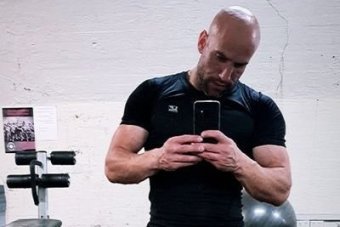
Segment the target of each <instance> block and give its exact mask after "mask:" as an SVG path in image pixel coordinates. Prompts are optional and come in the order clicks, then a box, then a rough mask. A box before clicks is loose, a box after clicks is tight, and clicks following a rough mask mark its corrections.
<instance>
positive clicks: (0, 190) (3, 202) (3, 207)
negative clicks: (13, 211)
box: [0, 185, 6, 226]
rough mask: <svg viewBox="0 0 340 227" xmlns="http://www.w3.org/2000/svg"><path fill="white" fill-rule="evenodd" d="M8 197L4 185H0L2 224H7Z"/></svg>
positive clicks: (0, 217)
mask: <svg viewBox="0 0 340 227" xmlns="http://www.w3.org/2000/svg"><path fill="white" fill-rule="evenodd" d="M5 212H6V197H5V190H4V186H3V185H0V226H4V225H5V217H6V216H5Z"/></svg>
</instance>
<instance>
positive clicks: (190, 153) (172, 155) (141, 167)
mask: <svg viewBox="0 0 340 227" xmlns="http://www.w3.org/2000/svg"><path fill="white" fill-rule="evenodd" d="M147 137H148V132H147V131H146V130H145V129H144V128H142V127H139V126H135V125H124V124H122V125H120V126H119V127H118V129H117V131H116V132H115V134H114V135H113V138H112V141H111V145H110V148H109V151H108V153H107V156H106V159H105V175H106V177H107V178H108V180H109V181H111V182H113V183H123V184H132V183H139V182H141V181H143V180H145V179H146V178H148V177H150V176H152V175H154V174H155V173H157V172H158V171H159V170H165V171H174V170H176V169H179V168H182V167H185V166H190V165H194V164H196V163H197V162H199V161H201V160H202V159H201V158H199V157H197V155H196V154H197V153H200V152H202V151H203V150H204V148H203V146H202V145H201V144H200V142H202V138H201V137H200V136H196V135H181V136H176V137H172V138H169V139H168V140H167V141H166V142H165V143H164V145H163V146H162V147H160V148H155V149H152V150H150V151H147V152H144V153H138V152H139V151H140V150H141V149H142V147H143V146H144V143H145V141H146V139H147Z"/></svg>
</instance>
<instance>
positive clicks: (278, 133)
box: [253, 93, 286, 147]
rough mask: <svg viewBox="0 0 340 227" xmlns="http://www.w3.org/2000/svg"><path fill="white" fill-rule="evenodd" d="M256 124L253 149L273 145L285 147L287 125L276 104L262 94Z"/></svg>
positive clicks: (258, 104)
mask: <svg viewBox="0 0 340 227" xmlns="http://www.w3.org/2000/svg"><path fill="white" fill-rule="evenodd" d="M255 116H256V121H255V122H256V123H255V134H254V141H253V147H256V146H260V145H266V144H273V145H280V146H286V145H285V142H286V141H285V135H286V124H285V120H284V118H283V115H282V113H281V111H280V109H279V108H278V106H277V105H276V104H275V102H274V101H273V100H272V99H271V98H269V97H268V96H266V95H263V94H261V93H260V96H259V99H258V102H257V103H256V115H255Z"/></svg>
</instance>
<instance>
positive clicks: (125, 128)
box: [109, 124, 148, 155]
mask: <svg viewBox="0 0 340 227" xmlns="http://www.w3.org/2000/svg"><path fill="white" fill-rule="evenodd" d="M147 136H148V132H147V131H146V130H145V129H144V128H142V127H139V126H136V125H125V124H121V125H120V126H119V127H118V128H117V130H116V132H115V133H114V135H113V137H112V140H111V144H110V148H109V155H115V154H120V153H121V152H124V153H126V154H134V153H138V152H139V151H140V150H141V149H142V148H143V146H144V143H145V141H146V139H147Z"/></svg>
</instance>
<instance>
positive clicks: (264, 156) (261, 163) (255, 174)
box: [235, 145, 292, 205]
mask: <svg viewBox="0 0 340 227" xmlns="http://www.w3.org/2000/svg"><path fill="white" fill-rule="evenodd" d="M253 154H254V160H255V161H253V160H251V159H250V158H248V157H247V156H245V155H244V154H243V153H242V154H241V155H240V158H239V165H238V166H239V168H237V169H236V171H235V176H236V178H237V179H238V180H239V181H240V182H241V184H242V185H243V186H244V187H245V189H246V190H247V192H248V193H249V194H250V195H252V196H253V197H254V198H255V199H258V200H260V201H265V202H269V203H272V204H274V205H280V204H282V203H283V202H284V201H285V200H286V199H287V198H288V196H289V192H290V188H291V184H292V182H291V173H290V164H289V158H288V154H287V150H286V148H285V147H282V146H277V145H263V146H258V147H255V148H254V150H253Z"/></svg>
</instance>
